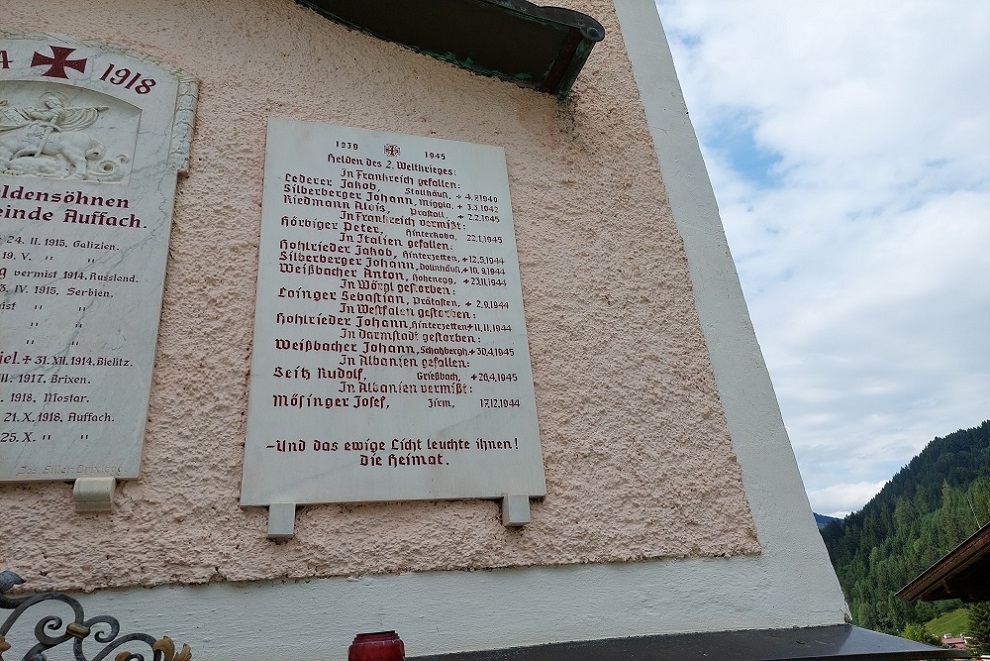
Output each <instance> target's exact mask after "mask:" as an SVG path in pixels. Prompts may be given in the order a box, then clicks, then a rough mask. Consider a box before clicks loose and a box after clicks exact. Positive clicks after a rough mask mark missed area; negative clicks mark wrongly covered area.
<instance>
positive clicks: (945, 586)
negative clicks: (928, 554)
mask: <svg viewBox="0 0 990 661" xmlns="http://www.w3.org/2000/svg"><path fill="white" fill-rule="evenodd" d="M897 596H898V597H900V598H901V599H904V600H906V601H919V600H920V601H938V600H940V599H961V600H963V601H965V602H974V601H990V524H987V525H985V526H983V527H982V528H980V529H979V530H977V531H976V533H975V534H973V536H972V537H970V538H969V539H967V540H966V541H965V542H963V543H962V544H960V545H959V546H957V547H956V548H955V549H953V550H952V551H950V552H949V554H948V555H946V556H945V557H944V558H942V559H941V560H939V561H938V562H936V563H935V564H934V565H932V566H931V567H929V568H928V569H927V570H926V571H925V572H923V573H922V574H921V575H920V576H918V577H917V578H916V579H914V580H913V581H911V582H910V583H908V584H907V585H905V586H904V587H903V588H901V590H900V592H898V593H897Z"/></svg>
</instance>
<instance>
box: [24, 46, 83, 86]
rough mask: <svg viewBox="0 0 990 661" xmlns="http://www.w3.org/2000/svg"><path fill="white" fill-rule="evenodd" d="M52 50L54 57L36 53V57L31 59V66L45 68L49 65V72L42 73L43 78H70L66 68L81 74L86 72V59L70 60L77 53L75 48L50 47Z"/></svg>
mask: <svg viewBox="0 0 990 661" xmlns="http://www.w3.org/2000/svg"><path fill="white" fill-rule="evenodd" d="M49 48H51V49H52V56H51V57H49V56H48V55H42V54H41V53H39V52H37V51H35V53H34V57H33V58H32V59H31V66H32V67H38V66H45V65H48V67H49V68H48V71H46V72H44V73H42V74H41V75H42V76H50V77H51V78H68V77H69V75H68V74H67V73H66V72H65V69H66V67H68V68H69V69H75V70H76V71H78V72H79V73H85V72H86V58H85V57H84V58H81V59H78V60H70V59H69V55H71V54H72V52H73V51H75V50H76V49H75V48H66V47H64V46H49Z"/></svg>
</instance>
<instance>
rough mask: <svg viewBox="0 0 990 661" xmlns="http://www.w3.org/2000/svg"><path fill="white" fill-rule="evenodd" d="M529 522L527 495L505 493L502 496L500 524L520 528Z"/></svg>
mask: <svg viewBox="0 0 990 661" xmlns="http://www.w3.org/2000/svg"><path fill="white" fill-rule="evenodd" d="M529 522H530V514H529V495H528V494H518V493H513V494H506V495H505V496H504V497H503V498H502V525H503V526H506V527H509V528H521V527H522V526H524V525H526V524H527V523H529Z"/></svg>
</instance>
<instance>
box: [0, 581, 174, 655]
mask: <svg viewBox="0 0 990 661" xmlns="http://www.w3.org/2000/svg"><path fill="white" fill-rule="evenodd" d="M21 583H24V579H22V578H21V577H20V576H18V575H17V574H15V573H14V572H11V571H2V572H0V610H9V611H12V612H11V613H10V615H8V616H7V618H6V619H5V620H2V622H3V623H2V624H0V661H5V659H4V656H3V654H4V652H7V651H8V650H10V649H12V647H13V645H12V644H11V643H12V642H14V639H13V638H10V639H8V638H7V635H8V634H9V633H10V631H11V629H12V628H13V627H14V625H15V623H17V622H18V620H20V619H21V617H22V616H23V615H25V613H28V611H31V612H32V613H36V612H37V611H38V610H39V609H44V608H45V607H46V606H53V605H55V604H57V603H58V604H65V605H66V606H67V607H68V609H71V611H72V621H71V622H68V623H67V624H64V625H63V622H66V619H64V618H62V617H60V616H58V615H44V616H43V617H41V619H40V620H38V621H37V623H36V624H35V625H34V639H35V640H36V641H37V642H36V643H35V644H34V646H33V647H31V649H29V650H28V651H27V652H25V653H24V656H22V657H21V661H47V660H48V657H47V656H46V655H45V652H46V651H47V650H50V649H52V648H53V647H57V646H58V645H62V644H63V643H69V642H71V646H72V653H73V656H74V658H75V660H76V661H103V660H104V659H110V658H113V661H145V654H146V653H147V652H143V647H144V646H145V645H147V646H148V648H149V649H150V651H151V654H152V656H151V659H150V661H191V659H192V651H191V650H190V649H189V646H188V645H185V644H183V645H182V649H181V650H179V651H178V652H176V649H175V643H173V642H172V639H171V638H169V637H168V636H162V637H161V638H155V637H154V636H151V635H149V634H146V633H129V634H125V635H123V636H121V635H120V623H119V622H118V621H117V618H114V617H111V616H109V615H97V616H95V617H90V618H88V619H87V618H86V617H85V616H84V615H83V607H82V604H80V603H79V602H78V601H77V600H76V599H73V598H72V597H70V596H68V595H66V594H62V593H60V592H43V593H41V594H33V595H32V594H28V595H26V596H23V597H12V596H8V595H7V594H6V593H7V592H8V591H9V590H10V589H11V588H13V587H14V586H15V585H20V584H21ZM62 608H64V607H62ZM32 609H33V610H32ZM2 616H3V614H2V613H0V617H2ZM31 617H32V616H30V615H29V616H27V617H25V618H24V619H25V620H27V619H30V618H31ZM24 628H25V627H24V623H23V622H21V624H20V626H19V630H21V629H24ZM90 636H92V638H91V641H92V642H91V643H89V644H87V646H86V647H89V648H93V649H96V648H98V651H96V653H95V654H94V655H93V656H86V650H85V649H84V645H83V643H84V642H85V641H86V640H87V639H90ZM18 644H20V643H19V641H18ZM132 644H138V645H139V646H140V648H141V649H142V651H138V652H132V651H130V649H128V648H130V647H132ZM125 646H126V647H125ZM111 655H114V656H113V657H111ZM7 661H13V660H7Z"/></svg>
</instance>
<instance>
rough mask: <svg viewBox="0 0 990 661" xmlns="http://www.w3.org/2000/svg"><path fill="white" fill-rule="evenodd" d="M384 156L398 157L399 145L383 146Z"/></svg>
mask: <svg viewBox="0 0 990 661" xmlns="http://www.w3.org/2000/svg"><path fill="white" fill-rule="evenodd" d="M385 155H386V156H398V155H399V145H385Z"/></svg>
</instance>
